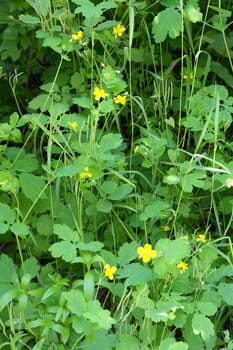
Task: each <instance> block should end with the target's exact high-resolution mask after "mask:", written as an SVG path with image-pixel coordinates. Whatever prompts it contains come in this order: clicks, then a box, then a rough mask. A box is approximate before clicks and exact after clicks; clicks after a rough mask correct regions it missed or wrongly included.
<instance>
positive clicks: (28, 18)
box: [19, 15, 40, 25]
mask: <svg viewBox="0 0 233 350" xmlns="http://www.w3.org/2000/svg"><path fill="white" fill-rule="evenodd" d="M19 19H20V21H22V22H24V23H27V24H32V25H34V24H39V23H40V19H39V17H36V16H31V15H20V16H19Z"/></svg>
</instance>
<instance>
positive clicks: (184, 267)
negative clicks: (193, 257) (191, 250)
mask: <svg viewBox="0 0 233 350" xmlns="http://www.w3.org/2000/svg"><path fill="white" fill-rule="evenodd" d="M177 267H178V269H180V270H182V271H186V270H188V264H186V263H185V262H184V261H181V262H179V264H177Z"/></svg>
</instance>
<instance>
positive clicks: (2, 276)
mask: <svg viewBox="0 0 233 350" xmlns="http://www.w3.org/2000/svg"><path fill="white" fill-rule="evenodd" d="M0 271H1V273H0V282H3V283H11V282H12V279H13V277H14V276H16V267H15V265H14V263H13V261H12V259H11V258H9V257H8V255H6V254H1V256H0Z"/></svg>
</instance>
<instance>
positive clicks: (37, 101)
mask: <svg viewBox="0 0 233 350" xmlns="http://www.w3.org/2000/svg"><path fill="white" fill-rule="evenodd" d="M51 104H52V97H51V96H49V95H48V94H40V95H37V96H36V97H34V98H33V99H32V100H31V101H30V102H29V104H28V106H29V108H32V109H34V110H37V109H40V110H41V111H43V112H44V111H47V110H48V109H49V106H50V105H51Z"/></svg>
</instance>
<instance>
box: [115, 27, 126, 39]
mask: <svg viewBox="0 0 233 350" xmlns="http://www.w3.org/2000/svg"><path fill="white" fill-rule="evenodd" d="M125 30H126V28H125V26H123V25H122V24H117V25H116V26H115V27H114V28H113V33H114V34H115V37H116V38H117V37H121V36H122V35H123V34H124V32H125Z"/></svg>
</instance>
